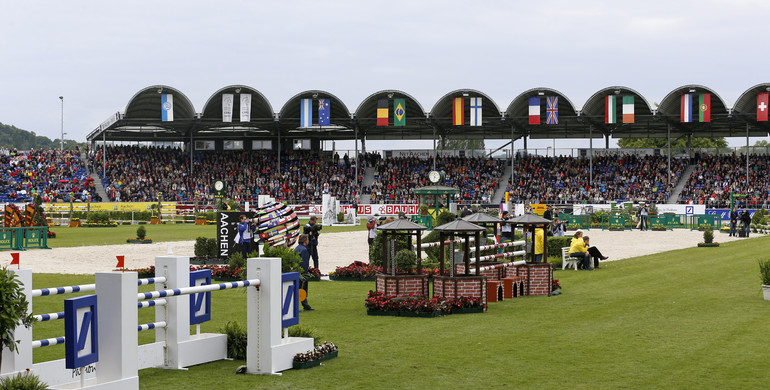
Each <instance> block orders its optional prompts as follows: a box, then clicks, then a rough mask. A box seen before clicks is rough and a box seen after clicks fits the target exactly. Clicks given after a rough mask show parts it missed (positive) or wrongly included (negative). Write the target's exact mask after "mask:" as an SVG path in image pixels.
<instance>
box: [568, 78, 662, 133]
mask: <svg viewBox="0 0 770 390" xmlns="http://www.w3.org/2000/svg"><path fill="white" fill-rule="evenodd" d="M607 95H615V96H617V99H616V100H617V101H616V103H615V104H616V107H615V112H616V114H617V116H618V120H617V123H604V122H605V119H604V114H605V112H604V111H605V107H604V101H605V96H607ZM629 95H630V96H633V97H634V122H633V123H623V120H622V117H623V96H629ZM580 117H581V118H584V119H585V120H586V121H587V122H588V123H590V124H592V125H593V126H594V128H595V129H597V130H599V131H600V132H601V133H602V134H609V135H612V136H613V137H617V138H625V137H638V138H647V137H650V134H651V133H654V132H658V131H660V130H661V129H663V130H664V133H663V135H664V136H665V124H663V123H660V118H656V117H655V115H654V112H653V111H652V108H651V107H650V103H649V102H648V101H647V99H645V98H644V96H642V95H641V94H640V93H639V92H637V91H635V90H633V89H631V88H628V87H624V86H612V87H606V88H602V89H600V90H599V91H597V92H596V93H594V94H593V95H591V97H589V98H588V100H587V101H586V102H585V104H583V108H582V109H581V110H580Z"/></svg>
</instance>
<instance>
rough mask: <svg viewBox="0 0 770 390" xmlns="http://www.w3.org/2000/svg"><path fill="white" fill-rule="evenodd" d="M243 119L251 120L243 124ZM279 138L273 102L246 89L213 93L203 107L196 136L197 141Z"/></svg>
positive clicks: (241, 86)
mask: <svg viewBox="0 0 770 390" xmlns="http://www.w3.org/2000/svg"><path fill="white" fill-rule="evenodd" d="M223 101H224V103H226V104H223ZM225 107H227V111H228V115H227V117H225V112H224V111H225ZM241 119H248V120H247V121H243V122H241ZM277 134H278V123H277V122H276V120H275V114H274V112H273V107H272V106H271V105H270V102H269V101H268V100H267V98H265V96H264V95H262V93H260V92H259V91H257V90H256V89H254V88H251V87H249V86H246V85H230V86H227V87H224V88H222V89H220V90H219V91H216V92H214V94H213V95H211V97H209V99H208V100H207V101H206V104H204V105H203V112H201V116H200V120H199V122H198V124H197V126H196V127H195V132H194V135H195V136H196V137H199V136H205V137H206V138H221V137H228V138H233V137H234V136H242V137H250V138H254V137H257V138H258V137H274V136H276V135H277Z"/></svg>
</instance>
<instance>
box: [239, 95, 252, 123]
mask: <svg viewBox="0 0 770 390" xmlns="http://www.w3.org/2000/svg"><path fill="white" fill-rule="evenodd" d="M241 122H251V94H250V93H242V94H241Z"/></svg>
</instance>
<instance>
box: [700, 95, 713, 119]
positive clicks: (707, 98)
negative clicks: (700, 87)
mask: <svg viewBox="0 0 770 390" xmlns="http://www.w3.org/2000/svg"><path fill="white" fill-rule="evenodd" d="M698 120H699V121H700V122H711V94H710V93H702V94H700V96H699V97H698Z"/></svg>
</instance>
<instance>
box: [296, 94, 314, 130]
mask: <svg viewBox="0 0 770 390" xmlns="http://www.w3.org/2000/svg"><path fill="white" fill-rule="evenodd" d="M312 126H313V99H302V100H301V101H300V106H299V127H312Z"/></svg>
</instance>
